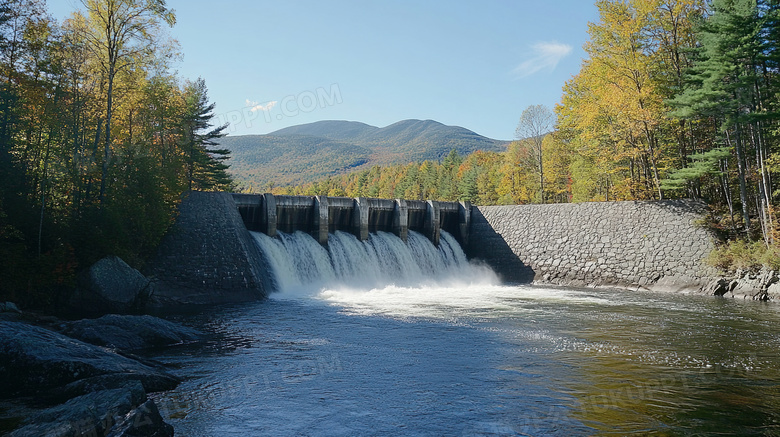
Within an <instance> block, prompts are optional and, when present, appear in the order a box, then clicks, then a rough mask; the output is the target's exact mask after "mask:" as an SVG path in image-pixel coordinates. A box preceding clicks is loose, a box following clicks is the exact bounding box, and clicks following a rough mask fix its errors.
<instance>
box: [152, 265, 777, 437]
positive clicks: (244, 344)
mask: <svg viewBox="0 0 780 437" xmlns="http://www.w3.org/2000/svg"><path fill="white" fill-rule="evenodd" d="M446 282H447V281H441V282H440V283H434V284H426V285H425V286H419V287H414V286H411V285H408V286H394V285H391V286H380V287H375V288H369V287H359V286H352V287H348V286H345V285H344V286H333V285H331V286H324V287H323V286H317V287H309V288H306V287H303V288H297V289H296V290H297V291H296V292H288V293H284V292H282V293H277V294H274V295H273V297H272V298H271V299H269V300H267V301H264V302H258V303H254V304H244V305H237V306H232V307H222V308H216V309H214V310H213V311H211V312H207V313H204V314H201V315H199V316H194V317H190V318H188V319H185V320H184V322H185V323H188V324H191V325H194V326H198V327H201V328H202V329H204V327H205V329H206V330H209V331H211V332H215V333H217V334H218V337H219V338H220V340H217V341H214V342H212V343H210V344H209V345H207V346H206V347H197V348H192V349H186V350H184V349H179V350H172V351H170V352H166V355H164V356H160V357H157V358H158V359H161V360H162V361H164V362H166V363H169V364H171V365H173V366H175V368H176V369H175V372H177V373H178V374H179V375H181V376H183V377H185V378H186V381H185V382H184V383H183V384H181V385H180V386H179V387H178V388H177V389H176V390H174V391H171V392H167V393H163V394H160V395H158V396H157V398H156V399H157V402H158V404H159V405H160V406H161V410H162V411H163V414H164V415H166V416H167V417H168V418H169V421H170V423H172V424H173V425H174V427H175V428H176V432H177V435H185V436H255V435H290V436H293V435H312V436H319V435H325V436H330V435H332V436H348V435H380V436H383V435H386V436H390V435H420V436H439V435H464V436H467V435H493V436H512V435H540V436H541V435H561V436H568V435H780V378H778V370H780V333H778V326H780V324H779V323H778V322H780V310H779V309H778V307H777V305H773V304H762V303H754V302H743V301H734V300H725V299H717V298H711V297H701V296H681V295H672V294H651V293H642V292H621V291H609V290H577V289H553V288H540V287H530V286H501V285H496V284H495V283H494V281H493V280H486V281H470V282H469V281H466V282H461V283H457V281H451V283H446Z"/></svg>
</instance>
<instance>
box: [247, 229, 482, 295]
mask: <svg viewBox="0 0 780 437" xmlns="http://www.w3.org/2000/svg"><path fill="white" fill-rule="evenodd" d="M252 236H253V237H254V238H255V241H256V242H257V244H258V246H259V247H260V249H261V250H262V252H263V254H264V255H265V257H266V259H267V261H268V263H269V264H270V266H271V269H272V271H273V275H274V278H275V280H276V284H277V287H278V291H282V292H287V291H294V290H303V289H309V290H310V289H312V288H314V289H324V288H327V287H333V286H343V285H346V286H350V287H356V288H361V289H371V288H377V287H384V286H389V285H393V286H399V287H421V286H427V285H431V284H438V283H449V282H461V283H462V282H473V281H484V280H485V277H486V276H488V277H489V281H490V282H495V281H496V279H495V275H494V274H493V273H492V272H490V271H489V269H487V268H486V267H483V266H478V265H474V264H472V263H470V262H469V261H468V260H467V259H466V255H465V254H464V253H463V250H462V249H461V247H460V245H459V244H458V242H457V241H456V240H455V238H454V237H453V236H452V235H450V234H449V233H447V232H445V231H441V241H440V243H439V247H438V248H437V247H435V246H434V245H433V244H432V243H431V242H430V241H429V240H428V239H427V238H425V237H424V236H423V235H421V234H419V233H417V232H414V231H409V236H408V238H407V241H406V242H404V241H403V240H401V239H400V238H398V237H397V236H395V235H394V234H391V233H388V232H377V233H375V234H371V235H369V238H368V240H366V241H360V240H358V239H357V238H356V237H355V236H354V235H352V234H349V233H346V232H341V231H336V232H335V233H333V234H330V235H329V236H328V248H327V249H326V248H324V247H323V246H321V245H320V244H319V243H317V241H316V240H314V238H312V237H311V236H310V235H309V234H307V233H304V232H300V231H298V232H295V233H293V234H285V233H282V232H279V236H278V237H277V238H271V237H268V236H267V235H265V234H261V233H258V232H252Z"/></svg>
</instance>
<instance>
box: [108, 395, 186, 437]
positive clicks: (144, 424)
mask: <svg viewBox="0 0 780 437" xmlns="http://www.w3.org/2000/svg"><path fill="white" fill-rule="evenodd" d="M109 436H110V437H171V436H173V427H172V426H171V425H168V424H167V423H165V422H164V421H163V418H162V416H161V415H160V411H159V410H158V409H157V405H155V403H154V401H151V400H149V401H146V402H145V403H144V404H143V405H141V406H139V407H138V408H136V409H134V410H133V411H131V412H130V413H128V414H127V415H126V416H125V417H124V420H122V421H119V422H117V424H116V425H114V427H113V428H112V429H111V432H110V433H109Z"/></svg>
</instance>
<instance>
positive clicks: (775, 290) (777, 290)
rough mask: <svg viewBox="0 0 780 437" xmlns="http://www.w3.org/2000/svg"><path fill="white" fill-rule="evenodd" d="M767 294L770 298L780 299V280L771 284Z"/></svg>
mask: <svg viewBox="0 0 780 437" xmlns="http://www.w3.org/2000/svg"><path fill="white" fill-rule="evenodd" d="M766 294H767V298H768V299H769V300H776V299H780V282H775V283H774V284H772V285H770V286H769V288H767V290H766Z"/></svg>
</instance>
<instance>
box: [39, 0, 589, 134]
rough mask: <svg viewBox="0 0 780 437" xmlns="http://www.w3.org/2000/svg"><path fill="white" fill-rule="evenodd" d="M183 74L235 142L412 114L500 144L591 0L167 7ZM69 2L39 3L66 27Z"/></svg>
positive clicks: (553, 71)
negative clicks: (204, 92) (203, 93)
mask: <svg viewBox="0 0 780 437" xmlns="http://www.w3.org/2000/svg"><path fill="white" fill-rule="evenodd" d="M168 5H169V7H172V8H173V9H175V10H176V15H177V21H178V22H177V24H176V26H175V27H174V28H173V29H171V31H170V33H171V35H172V37H174V38H175V39H177V40H178V41H179V43H180V46H181V51H182V52H183V55H184V56H183V58H182V60H181V61H179V62H177V63H176V65H175V68H176V69H177V70H178V72H179V75H180V76H181V77H182V78H187V79H195V78H197V77H203V78H204V79H205V80H206V85H207V86H208V88H209V96H210V97H211V99H212V101H214V102H216V104H217V109H216V113H217V114H218V115H219V120H221V121H225V122H231V123H232V125H231V129H230V132H231V135H244V134H264V133H269V132H272V131H274V130H277V129H281V128H283V127H287V126H293V125H297V124H303V123H310V122H314V121H318V120H353V121H361V122H364V123H368V124H371V125H374V126H380V127H383V126H387V125H389V124H392V123H394V122H396V121H400V120H404V119H409V118H417V119H432V120H436V121H439V122H442V123H444V124H449V125H458V126H463V127H465V128H468V129H471V130H473V131H475V132H477V133H479V134H481V135H485V136H488V137H491V138H496V139H502V140H508V139H512V138H513V137H514V131H515V127H516V125H517V121H518V120H519V118H520V114H521V113H522V112H523V109H525V108H526V107H528V106H529V105H536V104H544V105H547V106H549V107H550V108H552V107H553V106H554V105H555V104H556V103H557V102H558V101H559V100H560V97H561V88H562V87H563V85H564V83H565V82H566V81H567V80H568V79H569V78H571V77H572V76H573V75H574V74H576V73H577V72H578V71H579V67H580V64H581V62H582V58H583V57H584V52H583V50H582V45H583V44H584V43H585V41H586V40H587V25H588V22H589V21H596V20H597V19H598V14H597V10H596V7H595V6H594V5H593V2H592V1H590V0H558V1H539V0H533V1H531V0H485V1H476V0H475V1H439V0H415V1H408V0H395V1H389V0H388V1H381V2H380V1H367V0H333V1H322V0H319V1H314V0H286V1H284V0H281V1H280V0H277V1H266V0H223V1H220V2H214V1H213V0H212V1H205V0H168ZM78 7H80V2H79V0H49V10H50V11H51V12H52V15H54V17H55V18H57V19H59V20H62V19H64V18H66V17H67V16H68V15H69V14H70V13H71V12H72V11H74V10H75V9H76V8H78Z"/></svg>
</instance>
